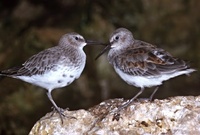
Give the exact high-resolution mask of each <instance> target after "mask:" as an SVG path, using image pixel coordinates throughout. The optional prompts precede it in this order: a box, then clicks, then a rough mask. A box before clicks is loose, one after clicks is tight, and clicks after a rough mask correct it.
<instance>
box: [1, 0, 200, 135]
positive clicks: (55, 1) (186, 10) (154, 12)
mask: <svg viewBox="0 0 200 135" xmlns="http://www.w3.org/2000/svg"><path fill="white" fill-rule="evenodd" d="M199 7H200V1H199V0H176V1H172V0H171V1H169V0H162V1H160V0H134V1H133V0H116V1H114V0H62V1H61V0H1V1H0V70H3V69H6V68H9V67H12V66H17V65H20V64H22V63H23V62H24V61H25V60H26V59H27V58H29V57H30V56H31V55H33V54H35V53H37V52H39V51H41V50H43V49H46V48H49V47H52V46H54V45H56V44H57V42H58V40H59V38H60V37H61V35H63V34H65V33H67V32H72V31H75V32H77V33H80V34H81V35H83V36H84V37H85V38H86V39H94V40H99V41H102V42H107V41H108V39H109V36H110V34H111V33H112V32H113V31H114V30H115V29H116V28H119V27H125V28H128V29H129V30H130V31H132V32H133V35H134V37H135V38H136V39H140V40H143V41H146V42H149V43H152V44H156V45H157V46H159V47H161V48H164V49H165V50H167V51H169V52H170V53H171V54H172V55H174V56H176V57H179V58H182V59H185V60H188V61H190V63H191V65H192V67H194V68H196V69H197V70H198V69H199V67H200V61H199V58H200V14H199V13H200V8H199ZM102 49H103V48H102V47H101V46H86V47H85V48H84V50H85V52H86V54H87V65H86V67H85V70H84V72H83V74H82V76H81V77H80V78H79V79H78V80H76V81H75V82H74V83H72V84H71V85H70V86H67V87H65V88H62V89H60V90H55V91H53V97H54V99H55V102H56V103H57V104H58V106H60V107H62V108H67V107H68V108H70V110H76V109H80V108H85V109H87V108H89V107H92V106H93V105H96V104H98V103H100V102H101V101H103V100H105V99H110V98H126V99H128V98H131V97H133V96H134V95H135V94H136V93H137V92H138V90H139V89H138V88H135V87H134V86H129V85H128V84H126V83H125V82H124V81H123V80H121V79H120V78H119V77H118V75H117V74H116V73H115V72H114V70H113V68H112V67H111V66H110V65H109V63H108V61H107V59H106V54H104V55H103V56H102V57H101V58H99V59H98V60H97V61H95V60H94V58H95V56H96V55H97V54H98V53H99V52H100V51H101V50H102ZM199 78H200V77H199V73H198V72H195V73H192V74H191V76H190V77H187V76H181V77H177V78H174V79H171V80H170V81H167V82H165V83H164V85H162V86H161V87H160V88H159V90H158V92H157V93H156V95H155V97H154V98H159V99H162V98H167V97H170V96H182V95H184V96H187V95H193V96H195V95H199V94H200V89H199V87H200V86H199V85H200V84H199V82H200V80H199ZM152 91H153V88H152V89H147V90H146V91H145V92H144V93H143V94H142V95H141V96H140V97H143V98H146V97H149V96H150V94H151V92H152ZM50 111H51V103H50V102H49V100H48V98H47V96H46V94H45V91H44V90H43V89H42V88H39V87H36V86H33V85H31V84H28V83H25V82H22V81H20V80H16V79H11V78H4V79H2V80H0V134H4V135H5V134H9V135H15V134H16V135H23V134H24V135H25V134H28V132H29V131H30V130H31V128H32V126H33V125H34V123H35V122H36V121H37V120H38V119H40V118H41V117H42V116H44V115H45V114H46V113H47V112H50Z"/></svg>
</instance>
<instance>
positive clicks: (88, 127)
mask: <svg viewBox="0 0 200 135" xmlns="http://www.w3.org/2000/svg"><path fill="white" fill-rule="evenodd" d="M126 101H127V100H123V99H110V100H107V101H104V102H102V103H100V104H99V105H96V106H94V107H92V108H90V109H89V110H77V111H67V110H66V111H65V114H66V115H68V116H73V117H76V119H74V118H64V123H63V124H62V123H61V120H60V118H59V115H58V114H56V113H55V114H53V116H51V113H48V114H47V115H46V116H44V117H43V118H41V119H40V120H39V121H38V122H36V124H35V125H34V127H33V128H32V130H31V131H30V133H29V135H52V134H54V135H66V134H67V135H69V134H70V135H82V134H89V135H108V134H109V135H130V134H131V135H140V134H142V135H144V134H145V135H151V134H152V135H158V134H159V135H161V134H164V135H198V134H200V96H197V97H193V96H188V97H183V96H180V97H172V98H169V99H164V100H158V99H155V100H154V101H152V102H150V101H147V100H138V101H135V102H134V103H132V104H131V105H130V106H129V107H127V108H126V109H124V110H122V111H121V112H120V116H119V117H118V119H115V120H113V112H114V111H115V110H116V109H117V107H119V106H120V105H122V104H124V103H125V102H126Z"/></svg>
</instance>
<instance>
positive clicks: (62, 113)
mask: <svg viewBox="0 0 200 135" xmlns="http://www.w3.org/2000/svg"><path fill="white" fill-rule="evenodd" d="M67 110H69V109H68V108H67ZM64 112H65V110H64V109H62V108H60V107H57V108H55V107H53V112H52V114H51V116H53V114H54V113H58V114H59V117H60V119H61V122H62V124H63V117H64V118H69V119H76V117H74V116H68V115H65V113H64Z"/></svg>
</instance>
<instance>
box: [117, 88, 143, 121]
mask: <svg viewBox="0 0 200 135" xmlns="http://www.w3.org/2000/svg"><path fill="white" fill-rule="evenodd" d="M143 91H144V88H141V90H140V91H139V92H138V93H137V94H136V95H135V96H134V97H133V98H131V99H130V100H129V101H128V102H126V103H125V104H124V105H122V106H120V107H119V108H118V109H117V110H116V112H115V113H114V116H113V120H119V116H120V114H119V112H120V111H121V110H123V109H124V108H126V107H127V106H129V105H130V104H131V103H132V102H133V101H134V100H135V99H136V98H137V97H138V96H139V95H140V94H142V92H143Z"/></svg>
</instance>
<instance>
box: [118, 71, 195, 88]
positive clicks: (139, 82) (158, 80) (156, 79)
mask: <svg viewBox="0 0 200 135" xmlns="http://www.w3.org/2000/svg"><path fill="white" fill-rule="evenodd" d="M115 71H116V72H117V73H118V75H119V76H120V77H121V78H122V79H123V80H124V81H126V82H127V83H128V84H130V85H134V86H136V87H140V88H144V87H152V86H158V85H161V84H162V82H163V81H166V80H168V79H170V78H173V77H176V76H179V75H182V74H189V73H191V72H193V71H195V70H194V69H187V70H184V71H177V72H175V73H172V74H163V75H158V76H148V77H143V76H133V75H128V74H125V73H123V72H122V71H121V70H119V69H117V68H115Z"/></svg>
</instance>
